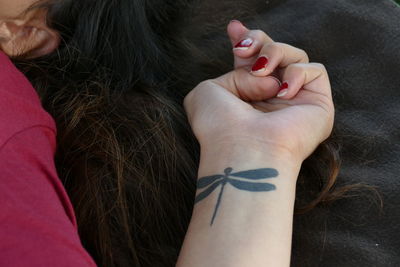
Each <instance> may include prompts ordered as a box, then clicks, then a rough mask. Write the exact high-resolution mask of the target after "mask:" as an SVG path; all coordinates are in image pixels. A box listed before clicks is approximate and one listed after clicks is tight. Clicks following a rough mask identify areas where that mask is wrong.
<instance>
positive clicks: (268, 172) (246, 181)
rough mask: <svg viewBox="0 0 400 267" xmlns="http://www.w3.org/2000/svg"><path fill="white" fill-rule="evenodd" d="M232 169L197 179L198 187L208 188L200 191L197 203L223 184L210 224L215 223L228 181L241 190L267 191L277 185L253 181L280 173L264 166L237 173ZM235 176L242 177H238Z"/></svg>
mask: <svg viewBox="0 0 400 267" xmlns="http://www.w3.org/2000/svg"><path fill="white" fill-rule="evenodd" d="M232 171H233V169H232V168H230V167H229V168H226V169H225V170H224V173H225V174H216V175H211V176H206V177H201V178H200V179H199V180H198V181H197V188H198V189H202V188H206V189H205V190H203V191H202V192H200V193H199V194H198V195H197V196H196V199H195V204H197V203H198V202H200V201H201V200H203V199H205V198H206V197H208V196H209V195H210V194H211V193H212V192H213V191H214V190H215V189H217V187H218V186H221V189H220V191H219V195H218V199H217V203H216V204H215V208H214V213H213V216H212V218H211V223H210V226H211V225H213V223H214V220H215V216H216V215H217V211H218V208H219V205H220V204H221V199H222V194H223V192H224V188H225V185H226V184H227V183H229V184H230V185H232V186H233V187H235V188H237V189H239V190H244V191H250V192H267V191H272V190H275V189H276V187H275V185H273V184H270V183H266V182H264V183H260V182H253V181H252V180H261V179H267V178H274V177H277V176H278V175H279V173H278V171H277V170H276V169H272V168H262V169H253V170H247V171H240V172H235V173H232ZM235 177H238V178H242V179H237V178H235Z"/></svg>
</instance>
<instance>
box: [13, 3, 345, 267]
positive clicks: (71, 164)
mask: <svg viewBox="0 0 400 267" xmlns="http://www.w3.org/2000/svg"><path fill="white" fill-rule="evenodd" d="M36 7H40V8H47V9H48V10H49V15H48V21H49V24H50V25H51V26H52V27H53V28H55V29H57V30H58V31H59V32H60V33H61V35H62V44H61V45H60V47H59V48H58V49H57V51H55V52H54V53H52V54H50V55H47V56H45V57H42V58H39V59H35V60H29V61H27V60H23V56H22V57H20V58H18V59H15V62H16V64H17V65H18V66H19V68H20V69H21V70H22V71H23V72H24V73H25V74H26V75H27V76H28V77H29V79H30V81H31V82H32V84H33V85H34V87H35V88H36V89H37V91H38V92H39V94H40V96H41V99H42V103H43V105H44V107H45V108H46V110H47V111H48V112H49V113H50V114H51V115H52V116H53V117H54V119H55V121H56V123H57V128H58V151H57V155H56V165H57V169H58V173H59V176H60V178H61V179H62V181H63V183H64V185H65V187H66V189H67V191H68V194H69V196H70V198H71V200H72V203H73V205H74V209H75V212H76V216H77V221H78V225H79V234H80V237H81V240H82V243H83V245H84V246H85V248H86V249H87V250H88V251H89V253H90V254H91V255H92V256H93V258H94V259H95V261H96V262H97V263H98V264H99V265H100V266H109V267H112V266H174V265H175V262H176V259H177V257H178V254H179V249H180V246H181V244H182V241H183V238H184V236H185V232H186V229H187V227H188V224H189V220H190V216H191V212H192V207H193V201H194V195H195V190H196V187H195V183H196V176H197V168H198V161H199V146H198V143H197V141H196V139H195V138H194V136H193V134H192V132H191V129H190V126H189V124H188V122H187V119H186V116H185V113H184V110H183V108H182V101H183V98H184V96H185V95H186V94H187V93H188V91H190V90H191V89H192V88H193V87H194V86H195V85H196V84H197V83H198V82H200V81H202V80H204V79H208V78H212V77H215V76H218V75H220V74H223V73H225V72H227V71H229V70H230V68H231V67H230V66H231V65H232V59H231V56H230V54H229V51H228V50H229V49H226V48H223V47H224V46H226V45H227V44H228V43H227V42H225V41H222V42H219V43H221V45H220V49H216V50H215V51H211V50H210V49H208V48H207V47H203V46H201V43H202V42H199V40H215V39H218V38H221V37H224V38H225V36H223V35H221V33H222V32H223V29H222V28H221V27H219V26H218V25H217V26H216V25H213V24H206V23H205V20H204V18H203V20H202V21H201V19H200V21H201V22H202V24H201V26H200V25H199V23H198V22H199V18H198V17H196V16H195V17H193V18H191V20H189V18H190V17H191V14H195V11H196V9H195V8H193V7H196V5H194V4H193V3H191V2H190V1H185V0H178V1H177V0H151V1H145V0H135V1H133V0H120V1H110V0H79V1H73V0H63V1H51V2H46V3H45V4H43V3H42V2H41V3H40V5H39V6H36ZM231 14H232V17H234V16H236V17H240V16H241V17H244V16H245V15H246V14H238V13H235V10H232V12H231ZM226 21H227V20H224V23H221V26H223V27H225V25H224V24H225V22H226ZM180 25H185V27H183V26H182V27H180ZM222 48H223V50H222ZM221 51H224V52H222V53H221ZM339 151H340V149H339V146H338V141H337V139H336V138H335V136H334V135H333V136H332V137H331V138H329V139H328V140H326V141H325V142H323V143H322V144H321V145H320V146H319V147H318V148H317V150H316V151H315V152H314V154H313V155H311V156H310V157H309V158H308V159H307V160H306V161H305V162H304V163H303V166H302V169H301V172H300V178H299V188H300V189H299V193H298V199H297V206H298V211H299V212H305V211H308V210H310V209H312V208H313V207H315V206H316V205H318V204H319V203H322V202H326V201H331V200H333V199H335V198H337V197H340V196H341V195H343V194H344V193H345V192H346V191H348V190H349V187H347V188H342V189H339V190H336V191H334V190H333V189H334V184H335V181H336V178H337V176H338V172H339V168H340V155H339ZM311 188H313V190H314V191H313V190H311Z"/></svg>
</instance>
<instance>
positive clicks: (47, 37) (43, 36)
mask: <svg viewBox="0 0 400 267" xmlns="http://www.w3.org/2000/svg"><path fill="white" fill-rule="evenodd" d="M46 14H47V12H45V11H44V10H39V9H38V10H33V11H31V12H29V13H27V14H26V15H25V16H24V17H23V18H18V19H8V20H3V21H0V50H2V51H3V52H4V53H6V54H7V55H8V56H10V57H16V56H24V57H26V58H36V57H41V56H44V55H46V54H50V53H51V52H53V51H54V50H55V49H56V48H57V47H58V45H59V43H60V36H59V34H58V33H57V32H56V31H54V30H52V29H50V28H49V27H48V26H47V23H46Z"/></svg>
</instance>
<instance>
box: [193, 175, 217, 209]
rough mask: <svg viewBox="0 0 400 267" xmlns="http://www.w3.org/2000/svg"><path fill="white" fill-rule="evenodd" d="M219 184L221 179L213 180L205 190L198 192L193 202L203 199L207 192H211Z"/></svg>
mask: <svg viewBox="0 0 400 267" xmlns="http://www.w3.org/2000/svg"><path fill="white" fill-rule="evenodd" d="M220 184H221V181H218V182H215V183H213V184H212V185H210V186H209V187H208V188H207V189H206V190H204V191H203V192H201V193H199V194H198V195H197V196H196V198H195V200H194V203H195V204H196V203H197V202H199V201H201V200H203V199H205V198H206V197H208V195H209V194H211V193H212V192H213V191H214V189H215V188H217V187H218V186H219V185H220Z"/></svg>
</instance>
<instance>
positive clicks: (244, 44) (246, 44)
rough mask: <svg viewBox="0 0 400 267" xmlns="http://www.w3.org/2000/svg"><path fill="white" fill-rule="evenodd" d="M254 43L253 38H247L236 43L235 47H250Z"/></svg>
mask: <svg viewBox="0 0 400 267" xmlns="http://www.w3.org/2000/svg"><path fill="white" fill-rule="evenodd" d="M252 44H253V39H251V38H246V39H243V40H242V41H240V42H239V43H237V44H236V45H235V48H248V47H250V46H251V45H252Z"/></svg>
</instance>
